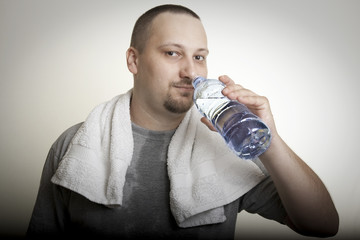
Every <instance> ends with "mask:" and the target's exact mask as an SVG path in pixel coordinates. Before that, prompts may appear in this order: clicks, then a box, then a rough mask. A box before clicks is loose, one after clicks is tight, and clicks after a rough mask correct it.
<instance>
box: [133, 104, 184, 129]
mask: <svg viewBox="0 0 360 240" xmlns="http://www.w3.org/2000/svg"><path fill="white" fill-rule="evenodd" d="M185 114H186V113H183V114H176V113H171V112H169V111H167V110H165V109H164V111H163V112H161V113H160V112H153V111H151V110H150V109H148V108H146V106H145V105H143V104H140V103H138V102H137V101H136V99H134V98H133V99H131V103H130V116H131V121H132V122H133V123H135V124H136V125H138V126H140V127H142V128H145V129H149V130H154V131H167V130H173V129H176V128H177V127H178V126H179V125H180V123H181V121H182V120H183V118H184V117H185Z"/></svg>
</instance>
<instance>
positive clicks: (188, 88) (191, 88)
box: [173, 85, 194, 91]
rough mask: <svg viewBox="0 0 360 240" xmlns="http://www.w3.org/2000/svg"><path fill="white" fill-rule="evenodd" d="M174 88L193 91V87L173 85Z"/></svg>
mask: <svg viewBox="0 0 360 240" xmlns="http://www.w3.org/2000/svg"><path fill="white" fill-rule="evenodd" d="M173 86H174V87H175V88H179V89H183V90H187V91H192V90H194V87H193V86H192V85H173Z"/></svg>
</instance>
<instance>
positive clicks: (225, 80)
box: [219, 75, 235, 86]
mask: <svg viewBox="0 0 360 240" xmlns="http://www.w3.org/2000/svg"><path fill="white" fill-rule="evenodd" d="M219 80H220V82H222V83H224V84H225V85H226V86H227V85H233V84H235V82H234V81H233V80H232V79H231V78H230V77H229V76H227V75H222V76H220V77H219Z"/></svg>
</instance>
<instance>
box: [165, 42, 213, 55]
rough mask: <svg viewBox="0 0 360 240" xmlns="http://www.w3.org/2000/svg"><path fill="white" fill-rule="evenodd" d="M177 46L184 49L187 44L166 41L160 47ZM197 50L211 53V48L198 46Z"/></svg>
mask: <svg viewBox="0 0 360 240" xmlns="http://www.w3.org/2000/svg"><path fill="white" fill-rule="evenodd" d="M171 46H172V47H177V48H181V49H184V48H185V46H184V45H182V44H179V43H164V44H161V45H160V46H159V48H163V47H171ZM196 51H197V52H206V53H207V54H209V50H208V49H207V48H198V49H197V50H196Z"/></svg>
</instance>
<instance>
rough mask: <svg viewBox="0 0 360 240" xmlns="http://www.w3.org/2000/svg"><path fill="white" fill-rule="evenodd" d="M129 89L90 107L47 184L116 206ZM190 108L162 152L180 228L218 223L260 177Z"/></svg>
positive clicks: (127, 135) (127, 138) (126, 149)
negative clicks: (165, 156)
mask: <svg viewBox="0 0 360 240" xmlns="http://www.w3.org/2000/svg"><path fill="white" fill-rule="evenodd" d="M131 93H132V90H129V91H128V92H127V93H125V94H122V95H119V96H116V97H114V98H113V99H111V100H110V101H108V102H105V103H103V104H100V105H99V106H97V107H95V108H94V109H93V110H92V111H91V113H90V114H89V116H88V117H87V119H86V120H85V122H84V123H83V124H82V126H81V127H80V128H79V130H78V131H77V133H76V134H75V136H74V138H73V139H72V140H71V142H70V145H69V147H68V149H67V152H66V154H65V155H64V157H63V159H62V160H61V161H60V163H59V166H58V169H57V170H56V172H55V174H54V176H53V177H52V179H51V181H52V182H53V183H55V184H58V185H60V186H63V187H65V188H68V189H70V190H72V191H74V192H77V193H79V194H81V195H83V196H84V197H86V198H87V199H89V200H90V201H93V202H95V203H98V204H103V205H105V206H108V207H117V206H121V205H122V199H123V187H124V184H125V181H126V179H125V176H126V171H127V169H128V167H129V165H130V163H131V160H132V155H133V151H134V149H133V148H134V142H133V141H134V140H133V135H132V127H131V120H130V98H131ZM200 118H201V115H200V113H199V112H198V111H197V109H196V107H195V106H193V107H192V108H191V109H190V110H189V111H188V112H187V114H186V115H185V118H184V119H183V121H182V122H181V124H180V125H179V127H178V128H177V130H176V131H175V133H174V135H173V137H172V139H171V141H170V145H169V149H168V158H167V166H168V176H169V179H170V194H169V198H170V208H171V212H172V214H173V216H174V218H175V220H176V222H177V224H178V226H180V227H193V226H199V225H205V224H213V223H221V222H224V221H225V220H226V217H225V214H224V208H223V206H224V205H226V204H228V203H231V202H232V201H234V200H236V199H237V198H239V197H241V196H242V195H243V194H244V193H246V192H247V191H249V190H250V189H251V188H253V187H254V186H255V185H256V184H258V183H259V182H260V181H261V180H262V179H263V178H264V177H265V174H264V173H263V172H262V171H261V169H260V168H259V167H258V165H257V164H255V163H254V162H253V161H250V160H242V159H240V158H239V157H237V156H236V155H235V154H234V153H233V152H231V151H230V150H229V148H228V147H227V146H226V144H225V141H224V140H223V139H222V137H221V136H220V135H219V134H218V133H216V132H212V131H210V130H209V129H208V128H207V127H206V126H205V125H204V124H203V123H201V122H200Z"/></svg>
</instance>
